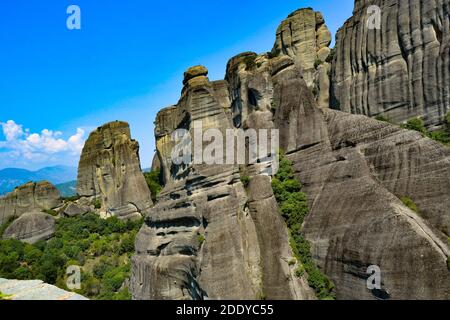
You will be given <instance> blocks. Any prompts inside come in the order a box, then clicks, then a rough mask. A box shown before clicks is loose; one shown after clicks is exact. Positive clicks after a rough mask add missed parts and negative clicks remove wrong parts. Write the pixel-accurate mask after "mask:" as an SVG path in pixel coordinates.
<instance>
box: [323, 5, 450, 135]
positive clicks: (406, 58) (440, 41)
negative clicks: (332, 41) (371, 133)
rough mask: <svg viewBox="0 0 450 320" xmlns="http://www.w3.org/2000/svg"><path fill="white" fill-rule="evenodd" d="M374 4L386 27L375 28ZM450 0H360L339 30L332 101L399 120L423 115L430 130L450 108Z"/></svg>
mask: <svg viewBox="0 0 450 320" xmlns="http://www.w3.org/2000/svg"><path fill="white" fill-rule="evenodd" d="M370 5H376V6H379V8H380V9H381V11H380V12H381V29H379V30H377V29H369V28H368V20H369V19H370V17H372V16H373V15H372V14H370V13H369V12H368V8H369V6H370ZM449 16H450V3H449V0H430V1H419V0H389V1H385V0H373V1H367V0H357V1H355V8H354V12H353V16H352V17H351V18H350V19H349V20H347V22H346V23H345V24H344V26H343V27H342V28H341V29H340V30H339V31H338V33H337V39H336V56H335V60H334V62H333V71H332V83H333V85H332V95H333V96H334V98H333V99H332V103H331V105H332V106H333V107H334V108H336V109H340V110H342V111H345V112H351V113H354V114H363V115H367V116H371V117H374V116H377V115H380V114H382V115H384V116H385V117H388V118H390V119H392V120H395V121H397V122H403V121H405V120H408V119H410V118H412V117H416V116H420V117H423V119H424V120H425V123H426V125H427V126H429V127H430V128H435V127H439V126H441V125H442V123H443V118H444V115H445V113H446V112H448V111H449V110H450V86H449V83H450V18H449Z"/></svg>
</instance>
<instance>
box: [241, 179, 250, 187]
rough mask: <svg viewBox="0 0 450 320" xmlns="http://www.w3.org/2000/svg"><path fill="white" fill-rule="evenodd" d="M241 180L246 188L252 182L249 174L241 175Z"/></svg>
mask: <svg viewBox="0 0 450 320" xmlns="http://www.w3.org/2000/svg"><path fill="white" fill-rule="evenodd" d="M241 182H242V184H243V185H244V188H247V187H248V185H249V184H250V177H249V176H241Z"/></svg>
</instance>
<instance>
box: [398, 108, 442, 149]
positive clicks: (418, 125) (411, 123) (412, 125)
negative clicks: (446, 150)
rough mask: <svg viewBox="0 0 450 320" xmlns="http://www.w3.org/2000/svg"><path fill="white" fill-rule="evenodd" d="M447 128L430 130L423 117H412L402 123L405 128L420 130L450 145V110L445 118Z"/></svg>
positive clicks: (427, 135) (429, 136) (425, 135)
mask: <svg viewBox="0 0 450 320" xmlns="http://www.w3.org/2000/svg"><path fill="white" fill-rule="evenodd" d="M444 125H445V128H444V129H442V130H436V131H429V130H428V129H427V128H426V127H425V124H424V122H423V120H422V119H419V118H412V119H410V120H408V122H407V123H406V124H403V125H401V127H402V128H403V129H409V130H414V131H417V132H420V133H421V134H422V135H423V136H424V137H428V138H430V139H433V140H435V141H437V142H440V143H442V144H443V145H446V146H448V147H450V112H448V113H447V114H446V116H445V119H444Z"/></svg>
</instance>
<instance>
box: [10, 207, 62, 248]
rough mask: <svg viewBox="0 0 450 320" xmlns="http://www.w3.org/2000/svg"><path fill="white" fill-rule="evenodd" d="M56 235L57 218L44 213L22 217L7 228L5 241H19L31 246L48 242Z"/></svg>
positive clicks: (28, 214) (31, 213)
mask: <svg viewBox="0 0 450 320" xmlns="http://www.w3.org/2000/svg"><path fill="white" fill-rule="evenodd" d="M54 233H55V218H53V217H52V216H51V215H49V214H46V213H43V212H39V211H38V212H30V213H25V214H23V215H21V216H20V217H19V218H18V219H16V220H14V222H13V223H12V224H11V225H10V226H9V227H8V228H6V230H5V232H4V233H3V239H17V240H20V241H23V242H27V243H30V244H33V243H36V242H38V241H39V240H47V239H49V238H51V237H52V235H53V234H54Z"/></svg>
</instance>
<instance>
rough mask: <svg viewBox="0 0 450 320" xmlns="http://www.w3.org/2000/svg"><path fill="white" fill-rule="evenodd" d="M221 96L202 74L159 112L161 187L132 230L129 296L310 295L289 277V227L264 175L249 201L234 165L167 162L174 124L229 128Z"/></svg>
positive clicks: (223, 91)
mask: <svg viewBox="0 0 450 320" xmlns="http://www.w3.org/2000/svg"><path fill="white" fill-rule="evenodd" d="M227 93H228V84H227V83H226V82H224V81H220V82H218V83H216V82H210V81H209V80H208V79H207V78H206V76H205V75H204V73H203V74H200V75H198V76H196V77H193V78H191V79H190V80H188V81H187V82H185V87H184V88H183V91H182V96H181V99H180V101H179V102H178V104H177V105H176V106H173V107H169V108H166V109H164V110H162V111H161V112H160V113H159V114H158V116H157V120H156V128H155V136H156V145H157V152H158V157H159V159H161V168H162V171H163V174H164V181H165V188H164V190H163V191H162V192H161V194H160V195H159V198H158V202H157V203H156V205H155V207H154V208H152V210H151V211H150V213H149V214H148V215H147V216H146V219H145V224H144V226H143V227H142V229H141V230H140V232H139V234H138V235H137V239H136V255H135V256H134V257H133V259H132V276H131V281H130V291H131V292H132V295H133V298H134V299H257V298H261V297H267V298H268V299H313V298H314V295H313V293H312V290H311V289H310V288H309V287H308V286H307V285H306V284H305V280H304V279H297V278H295V277H293V276H292V274H293V270H291V268H290V267H289V265H288V261H289V260H290V259H292V252H291V251H290V248H289V245H288V241H287V230H286V227H285V225H284V223H283V221H282V219H281V218H280V217H279V215H277V203H276V201H275V199H274V196H273V194H272V190H271V187H270V178H269V177H265V179H264V178H261V179H262V180H261V181H260V180H259V179H258V178H257V177H259V175H257V174H252V175H254V176H255V177H256V178H255V181H254V182H253V184H252V185H251V188H254V190H255V192H254V193H255V194H257V193H258V192H259V189H260V186H264V187H265V192H264V194H260V195H258V197H257V198H254V197H252V196H249V195H248V194H247V192H246V190H245V188H244V186H243V184H242V183H241V181H240V176H241V173H240V171H239V167H238V166H235V165H219V164H216V165H200V164H199V165H195V164H186V165H176V164H174V163H172V161H171V152H172V149H173V147H174V142H173V141H171V134H172V133H173V131H174V130H175V129H178V128H183V129H186V130H189V131H191V133H193V132H192V130H193V127H194V126H197V128H198V121H202V128H203V130H206V129H209V128H215V129H218V130H219V131H220V132H222V133H223V134H225V131H226V130H227V129H232V127H233V126H232V119H231V114H230V104H229V101H230V97H228V96H227ZM227 102H228V105H226V104H227ZM194 143H195V138H194ZM206 147H207V144H205V145H204V148H205V150H206ZM252 193H253V192H252ZM268 221H270V225H267V224H266V223H267V222H268Z"/></svg>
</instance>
